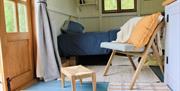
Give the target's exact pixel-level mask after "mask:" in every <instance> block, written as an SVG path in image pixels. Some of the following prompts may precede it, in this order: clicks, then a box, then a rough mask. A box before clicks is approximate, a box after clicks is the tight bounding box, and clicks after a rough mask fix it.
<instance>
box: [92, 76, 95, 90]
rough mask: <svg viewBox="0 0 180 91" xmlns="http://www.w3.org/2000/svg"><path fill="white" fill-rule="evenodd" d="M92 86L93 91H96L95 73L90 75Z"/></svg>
mask: <svg viewBox="0 0 180 91" xmlns="http://www.w3.org/2000/svg"><path fill="white" fill-rule="evenodd" d="M92 86H93V91H96V73H93V74H92Z"/></svg>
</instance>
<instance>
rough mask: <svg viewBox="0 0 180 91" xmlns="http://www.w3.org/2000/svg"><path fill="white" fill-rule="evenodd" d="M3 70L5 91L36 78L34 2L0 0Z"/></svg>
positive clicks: (14, 88) (27, 0)
mask: <svg viewBox="0 0 180 91" xmlns="http://www.w3.org/2000/svg"><path fill="white" fill-rule="evenodd" d="M0 4H1V5H0V8H1V9H0V11H1V16H0V17H1V18H0V19H2V20H1V23H0V24H1V25H0V26H1V27H0V29H1V30H0V42H1V43H0V44H1V46H0V47H1V55H2V56H0V57H1V61H2V65H1V69H2V73H3V78H4V80H3V83H4V90H5V91H7V90H8V91H14V90H17V89H18V88H20V87H22V86H23V85H25V84H28V83H29V82H31V81H32V80H33V78H34V73H33V72H34V69H33V60H32V59H33V58H32V53H33V48H32V24H31V23H32V22H31V21H32V19H31V16H32V15H31V0H0Z"/></svg>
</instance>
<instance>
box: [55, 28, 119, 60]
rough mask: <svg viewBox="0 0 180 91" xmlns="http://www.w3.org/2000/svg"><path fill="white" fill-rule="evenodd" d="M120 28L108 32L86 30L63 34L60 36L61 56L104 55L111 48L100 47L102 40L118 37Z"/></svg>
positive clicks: (106, 40)
mask: <svg viewBox="0 0 180 91" xmlns="http://www.w3.org/2000/svg"><path fill="white" fill-rule="evenodd" d="M118 31H119V29H113V30H111V31H108V32H86V33H74V34H72V33H71V34H61V35H59V36H58V49H59V53H60V56H64V57H67V56H82V55H104V54H109V53H110V51H111V50H108V49H104V48H100V44H101V42H110V41H113V40H115V39H116V37H117V32H118Z"/></svg>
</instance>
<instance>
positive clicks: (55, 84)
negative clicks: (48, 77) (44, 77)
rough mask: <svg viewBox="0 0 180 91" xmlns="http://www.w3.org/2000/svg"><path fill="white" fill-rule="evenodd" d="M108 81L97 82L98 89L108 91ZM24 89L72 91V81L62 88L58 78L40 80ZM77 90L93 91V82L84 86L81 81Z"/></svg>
mask: <svg viewBox="0 0 180 91" xmlns="http://www.w3.org/2000/svg"><path fill="white" fill-rule="evenodd" d="M107 89H108V83H107V82H97V91H107ZM23 91H72V88H71V83H70V82H65V87H64V88H61V83H60V81H58V80H55V81H50V82H39V83H37V84H34V85H33V86H31V87H29V88H27V89H25V90H23ZM76 91H92V83H91V82H83V84H82V86H81V85H80V83H79V82H77V84H76Z"/></svg>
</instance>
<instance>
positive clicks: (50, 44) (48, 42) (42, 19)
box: [35, 0, 61, 81]
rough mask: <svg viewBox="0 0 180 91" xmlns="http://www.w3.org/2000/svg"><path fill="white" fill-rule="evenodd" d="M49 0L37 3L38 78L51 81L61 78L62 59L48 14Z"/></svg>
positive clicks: (37, 1)
mask: <svg viewBox="0 0 180 91" xmlns="http://www.w3.org/2000/svg"><path fill="white" fill-rule="evenodd" d="M46 2H47V0H36V1H35V12H36V37H37V64H36V76H37V77H38V78H42V79H44V81H50V80H54V79H57V78H59V72H60V71H59V70H60V65H61V62H60V58H59V55H58V53H57V50H55V45H54V39H53V33H52V32H53V31H52V29H51V25H50V20H49V16H48V12H47V3H46Z"/></svg>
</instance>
